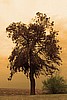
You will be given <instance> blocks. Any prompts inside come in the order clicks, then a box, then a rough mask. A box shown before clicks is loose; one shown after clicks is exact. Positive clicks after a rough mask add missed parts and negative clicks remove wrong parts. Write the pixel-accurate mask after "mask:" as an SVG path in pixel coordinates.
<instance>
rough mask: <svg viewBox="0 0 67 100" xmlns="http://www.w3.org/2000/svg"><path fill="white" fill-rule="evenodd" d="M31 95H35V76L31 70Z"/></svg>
mask: <svg viewBox="0 0 67 100" xmlns="http://www.w3.org/2000/svg"><path fill="white" fill-rule="evenodd" d="M30 71H32V70H30ZM30 95H35V78H34V76H33V74H32V73H31V72H30Z"/></svg>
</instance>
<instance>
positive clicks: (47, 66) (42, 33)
mask: <svg viewBox="0 0 67 100" xmlns="http://www.w3.org/2000/svg"><path fill="white" fill-rule="evenodd" d="M6 32H7V33H8V38H11V39H12V41H13V43H15V44H16V45H15V47H14V49H13V51H12V52H11V55H10V56H9V63H10V65H9V66H10V70H11V73H10V77H9V78H8V79H9V80H11V78H12V76H13V74H14V73H16V72H18V71H19V72H20V71H23V72H24V74H25V75H26V76H27V77H29V76H30V68H32V73H33V75H34V76H35V77H38V76H39V75H40V74H43V73H45V74H46V75H48V74H50V75H51V74H52V73H54V72H55V71H56V70H58V65H60V64H61V58H60V51H61V47H60V46H59V45H58V42H59V41H58V40H57V35H58V31H56V30H54V21H52V22H51V21H50V17H49V18H47V15H46V14H42V13H40V12H38V13H36V16H35V18H34V19H33V20H32V22H31V23H29V24H28V25H27V24H24V23H22V22H17V23H15V22H13V23H12V24H10V25H9V26H8V27H7V28H6ZM47 33H48V34H47Z"/></svg>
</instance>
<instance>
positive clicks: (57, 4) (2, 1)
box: [0, 0, 67, 56]
mask: <svg viewBox="0 0 67 100" xmlns="http://www.w3.org/2000/svg"><path fill="white" fill-rule="evenodd" d="M38 11H40V12H43V13H46V14H47V15H48V16H50V17H51V18H52V17H53V18H54V19H55V20H58V21H60V19H61V21H62V22H63V20H64V19H66V17H67V0H0V48H1V49H0V54H1V55H3V56H7V55H9V53H10V50H11V48H12V46H11V45H10V44H12V43H11V42H10V40H9V39H8V38H7V34H6V32H5V31H6V27H7V26H8V25H9V24H10V23H12V22H17V21H22V22H29V21H30V20H31V19H32V18H33V17H34V16H35V14H36V12H38ZM61 24H62V23H61ZM63 24H64V25H66V23H63ZM64 27H66V28H67V25H66V26H64ZM8 48H9V49H8Z"/></svg>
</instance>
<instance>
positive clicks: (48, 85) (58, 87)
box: [43, 75, 65, 94]
mask: <svg viewBox="0 0 67 100" xmlns="http://www.w3.org/2000/svg"><path fill="white" fill-rule="evenodd" d="M45 91H46V92H47V93H52V94H59V93H65V80H64V79H63V77H60V76H58V75H57V76H51V77H50V78H48V79H47V80H44V81H43V93H45Z"/></svg>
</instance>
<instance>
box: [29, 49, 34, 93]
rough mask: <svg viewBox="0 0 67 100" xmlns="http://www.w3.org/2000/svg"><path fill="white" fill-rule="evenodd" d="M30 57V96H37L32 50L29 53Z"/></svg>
mask: <svg viewBox="0 0 67 100" xmlns="http://www.w3.org/2000/svg"><path fill="white" fill-rule="evenodd" d="M29 55H30V64H29V65H30V95H35V78H34V71H33V66H32V62H31V61H32V58H31V57H32V53H31V49H30V52H29Z"/></svg>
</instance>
